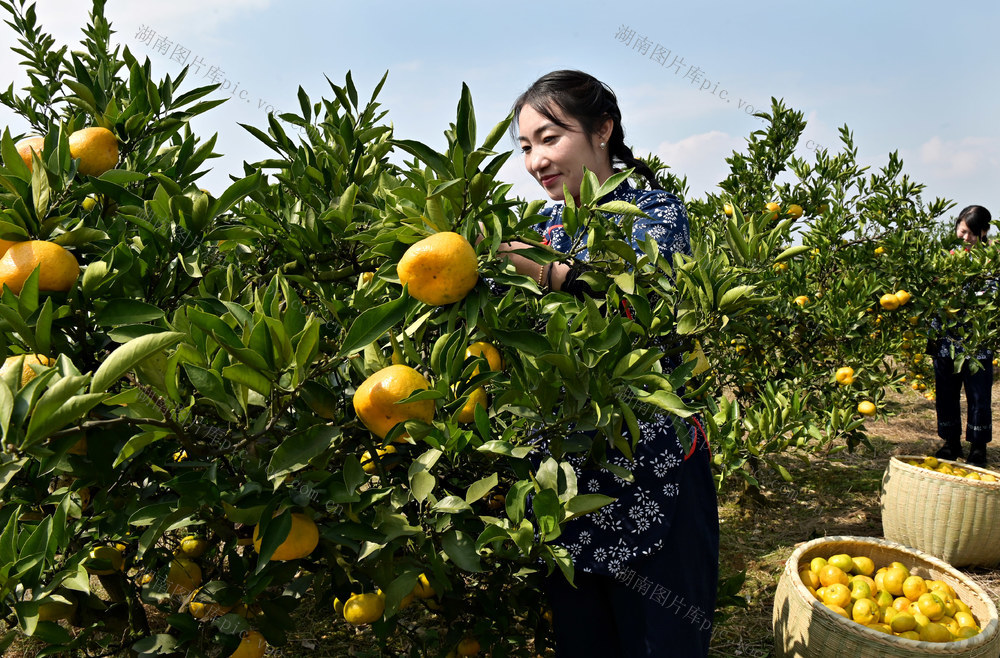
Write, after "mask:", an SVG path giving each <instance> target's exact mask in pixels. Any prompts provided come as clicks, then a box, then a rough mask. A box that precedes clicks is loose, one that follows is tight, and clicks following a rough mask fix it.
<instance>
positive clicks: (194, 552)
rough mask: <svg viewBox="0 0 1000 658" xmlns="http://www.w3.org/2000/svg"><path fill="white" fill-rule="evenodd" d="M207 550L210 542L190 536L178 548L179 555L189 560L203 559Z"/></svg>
mask: <svg viewBox="0 0 1000 658" xmlns="http://www.w3.org/2000/svg"><path fill="white" fill-rule="evenodd" d="M207 550H208V540H206V539H205V538H204V537H198V536H196V535H188V536H187V537H185V538H184V539H182V540H181V543H180V545H179V546H178V547H177V552H178V554H180V555H182V556H184V557H189V558H198V557H201V556H202V555H204V554H205V551H207Z"/></svg>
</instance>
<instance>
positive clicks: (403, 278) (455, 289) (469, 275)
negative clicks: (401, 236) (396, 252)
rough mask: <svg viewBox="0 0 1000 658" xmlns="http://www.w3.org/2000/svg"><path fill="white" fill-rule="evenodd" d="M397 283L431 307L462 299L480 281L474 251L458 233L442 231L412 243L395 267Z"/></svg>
mask: <svg viewBox="0 0 1000 658" xmlns="http://www.w3.org/2000/svg"><path fill="white" fill-rule="evenodd" d="M396 273H397V274H398V275H399V282H400V283H402V284H404V285H407V286H408V288H407V290H408V291H409V293H410V295H412V296H413V297H415V298H416V299H419V300H420V301H422V302H423V303H425V304H429V305H430V306H443V305H444V304H451V303H454V302H457V301H459V300H460V299H463V298H464V297H465V296H466V295H468V294H469V291H471V290H472V289H473V288H474V287H475V286H476V282H477V281H478V280H479V263H478V261H477V260H476V250H475V249H473V248H472V245H471V244H469V241H468V240H466V239H465V238H464V237H462V236H461V235H459V234H458V233H454V232H451V231H443V232H441V233H435V234H433V235H431V236H428V237H426V238H424V239H423V240H420V241H419V242H416V243H414V244H413V245H411V246H410V248H409V249H407V250H406V253H404V254H403V257H402V258H400V259H399V263H398V264H397V265H396Z"/></svg>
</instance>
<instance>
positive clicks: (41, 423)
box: [22, 375, 107, 447]
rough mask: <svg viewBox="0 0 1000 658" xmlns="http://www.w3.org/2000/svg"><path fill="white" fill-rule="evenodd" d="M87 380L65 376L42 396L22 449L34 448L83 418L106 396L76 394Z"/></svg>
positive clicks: (82, 377) (32, 417)
mask: <svg viewBox="0 0 1000 658" xmlns="http://www.w3.org/2000/svg"><path fill="white" fill-rule="evenodd" d="M86 381H87V378H86V377H85V376H82V375H80V376H75V377H63V378H62V379H60V380H59V381H58V382H56V383H55V384H53V385H52V386H50V387H49V388H48V389H47V390H46V391H45V393H44V394H42V397H41V398H40V399H39V400H38V403H37V404H36V405H35V408H34V410H33V411H32V414H31V420H30V421H28V432H27V434H26V435H25V437H24V441H23V443H22V447H28V446H31V445H34V444H35V443H37V442H39V441H41V440H43V439H46V438H48V437H49V436H51V435H52V434H54V433H55V432H57V431H59V430H61V429H62V428H64V427H66V426H67V425H69V424H70V423H73V422H75V421H77V420H79V419H80V418H83V417H84V416H86V415H87V413H88V412H89V411H90V410H91V409H93V408H94V407H96V406H97V405H98V404H100V403H101V402H102V401H103V400H104V398H105V397H107V395H106V394H105V393H103V392H102V393H90V394H86V395H74V393H75V392H76V391H78V390H80V389H81V388H82V387H83V386H84V385H85V384H86Z"/></svg>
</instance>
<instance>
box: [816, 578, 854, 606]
mask: <svg viewBox="0 0 1000 658" xmlns="http://www.w3.org/2000/svg"><path fill="white" fill-rule="evenodd" d="M825 589H826V591H825V592H823V597H822V599H823V603H826V604H828V605H838V606H840V607H841V608H845V609H846V608H847V604H848V603H850V602H851V590H849V589H847V585H844V584H843V583H833V584H832V585H828V586H827V587H826V588H825Z"/></svg>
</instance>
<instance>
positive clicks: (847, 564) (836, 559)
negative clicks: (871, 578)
mask: <svg viewBox="0 0 1000 658" xmlns="http://www.w3.org/2000/svg"><path fill="white" fill-rule="evenodd" d="M826 563H827V564H832V565H833V566H835V567H837V568H838V569H840V570H841V571H843V572H844V573H849V572H850V571H851V570H852V569H853V568H854V560H852V559H851V556H850V555H848V554H847V553H838V554H836V555H831V556H830V557H829V558H827V560H826Z"/></svg>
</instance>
